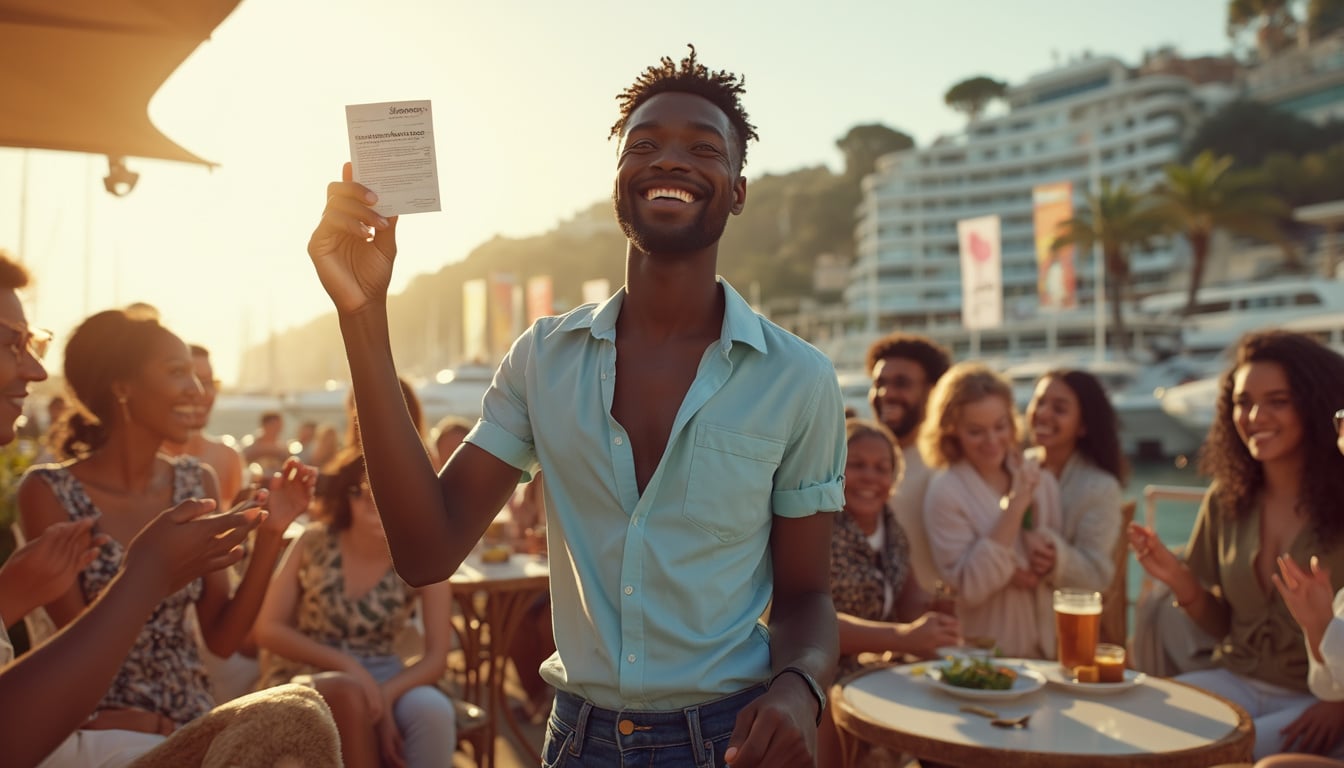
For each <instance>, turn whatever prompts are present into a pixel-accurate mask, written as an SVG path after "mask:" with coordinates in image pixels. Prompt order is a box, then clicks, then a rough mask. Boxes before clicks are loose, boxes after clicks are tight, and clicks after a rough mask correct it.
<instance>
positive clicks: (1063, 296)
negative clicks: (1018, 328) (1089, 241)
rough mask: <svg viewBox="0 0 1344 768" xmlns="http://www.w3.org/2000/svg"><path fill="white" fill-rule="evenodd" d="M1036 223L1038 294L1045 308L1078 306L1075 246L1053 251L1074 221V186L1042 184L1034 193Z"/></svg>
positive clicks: (1069, 184) (1067, 184)
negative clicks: (1069, 222)
mask: <svg viewBox="0 0 1344 768" xmlns="http://www.w3.org/2000/svg"><path fill="white" fill-rule="evenodd" d="M1031 203H1032V212H1031V218H1032V222H1033V223H1034V224H1035V227H1036V295H1037V297H1038V298H1039V300H1040V302H1041V308H1042V309H1073V308H1074V307H1077V306H1078V285H1077V281H1076V279H1075V277H1074V267H1073V246H1072V245H1067V246H1064V247H1063V248H1060V249H1059V250H1055V251H1052V250H1051V249H1050V245H1051V244H1052V243H1054V242H1055V238H1056V237H1059V235H1060V234H1061V231H1062V229H1063V227H1062V225H1063V224H1064V222H1066V221H1068V220H1069V219H1071V218H1073V183H1072V182H1068V181H1060V182H1056V183H1054V184H1042V185H1040V186H1038V187H1035V188H1034V189H1032V190H1031Z"/></svg>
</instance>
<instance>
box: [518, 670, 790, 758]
mask: <svg viewBox="0 0 1344 768" xmlns="http://www.w3.org/2000/svg"><path fill="white" fill-rule="evenodd" d="M765 689H766V686H765V683H761V684H759V685H754V686H752V687H750V688H746V689H744V690H741V691H738V692H737V693H732V694H729V695H727V696H724V697H722V698H718V699H714V700H713V701H707V702H705V703H703V704H696V705H694V706H690V707H686V708H685V709H673V710H667V711H648V710H637V709H624V710H613V709H603V708H602V707H598V706H595V705H594V704H593V703H592V702H590V701H586V700H584V699H581V698H579V697H578V696H575V695H573V694H570V693H565V692H563V691H561V692H558V693H556V695H555V706H554V707H553V708H552V709H551V717H550V719H549V720H548V721H547V723H546V742H545V744H544V745H543V746H542V750H541V766H542V768H562V766H563V768H584V767H585V766H589V767H591V768H598V767H599V766H600V767H601V768H611V767H614V766H620V767H626V766H640V768H683V767H689V766H694V768H719V767H720V766H723V765H724V761H723V753H724V752H726V751H727V750H728V740H729V739H730V738H731V737H732V735H733V726H734V725H736V723H737V714H738V712H741V711H742V709H743V708H744V707H746V706H747V705H748V704H750V703H751V702H753V701H755V700H756V698H757V697H759V696H760V695H761V694H763V693H765Z"/></svg>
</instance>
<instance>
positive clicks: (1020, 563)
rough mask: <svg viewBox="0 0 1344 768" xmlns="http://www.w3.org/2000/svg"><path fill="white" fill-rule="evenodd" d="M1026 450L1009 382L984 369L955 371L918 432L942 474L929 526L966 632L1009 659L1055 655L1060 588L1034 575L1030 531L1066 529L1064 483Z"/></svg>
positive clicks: (942, 383) (923, 450)
mask: <svg viewBox="0 0 1344 768" xmlns="http://www.w3.org/2000/svg"><path fill="white" fill-rule="evenodd" d="M1018 445H1019V443H1018V424H1017V414H1016V412H1015V411H1014V408H1013V391H1012V387H1011V386H1010V385H1009V384H1008V382H1007V380H1006V379H1004V378H1003V377H1002V376H1000V375H999V374H997V373H995V372H994V371H992V370H990V369H989V368H986V367H985V366H983V365H979V364H976V363H961V364H958V365H955V366H953V367H952V368H951V369H950V370H949V371H948V372H947V373H946V374H944V375H943V377H942V378H941V379H939V380H938V384H937V385H936V386H935V387H934V389H933V393H932V394H931V395H930V396H929V405H928V411H927V415H926V416H925V418H924V422H923V424H921V425H920V429H919V450H920V454H921V455H922V456H923V457H924V461H925V462H926V463H927V464H928V465H929V466H930V467H934V468H935V469H936V470H937V471H936V473H935V474H934V476H933V478H932V479H931V480H930V481H929V489H928V492H927V494H926V495H925V497H924V523H925V528H926V529H927V531H928V537H929V548H930V550H931V552H932V554H933V561H934V564H935V565H936V566H937V567H938V570H939V572H940V573H941V574H942V578H943V581H944V582H945V583H947V584H950V585H951V586H952V587H954V588H955V589H956V591H957V593H958V597H957V615H958V617H959V618H960V619H961V629H962V634H963V636H964V637H966V638H967V639H968V640H969V641H975V640H976V639H979V638H983V639H985V641H986V642H992V643H993V644H995V645H997V646H998V647H999V649H1000V650H1001V651H1002V652H1003V653H1004V654H1005V655H1008V656H1021V657H1027V658H1050V657H1052V656H1054V654H1055V619H1054V612H1053V609H1052V607H1051V592H1052V588H1051V586H1050V585H1049V584H1048V583H1047V582H1046V581H1045V580H1044V579H1042V578H1040V576H1038V575H1037V574H1036V573H1035V572H1033V571H1032V570H1031V563H1030V550H1029V549H1028V535H1029V534H1030V533H1032V532H1035V531H1043V530H1050V531H1058V530H1059V524H1060V510H1059V487H1058V486H1057V485H1056V483H1055V479H1054V478H1053V477H1051V476H1050V475H1049V474H1047V473H1042V472H1041V470H1040V466H1039V465H1038V464H1037V463H1036V462H1035V461H1032V460H1029V459H1024V458H1023V456H1022V453H1021V451H1020V450H1019V449H1018V447H1017V446H1018Z"/></svg>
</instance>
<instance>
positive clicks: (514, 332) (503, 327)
mask: <svg viewBox="0 0 1344 768" xmlns="http://www.w3.org/2000/svg"><path fill="white" fill-rule="evenodd" d="M516 283H517V279H516V278H515V277H514V275H513V273H512V272H494V273H491V275H490V300H489V302H488V306H489V310H488V311H489V317H490V352H491V353H492V357H491V358H490V362H491V364H493V363H494V362H495V361H497V360H503V359H504V355H506V354H508V352H509V347H511V346H513V340H514V339H516V338H518V334H519V333H520V329H518V328H516V327H514V322H513V321H514V311H513V305H514V301H513V294H514V290H513V289H514V286H515V284H516Z"/></svg>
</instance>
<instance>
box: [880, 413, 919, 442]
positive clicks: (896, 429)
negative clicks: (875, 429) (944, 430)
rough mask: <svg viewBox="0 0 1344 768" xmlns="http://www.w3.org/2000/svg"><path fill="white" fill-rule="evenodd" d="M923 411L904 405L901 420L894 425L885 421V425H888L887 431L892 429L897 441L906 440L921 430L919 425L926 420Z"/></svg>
mask: <svg viewBox="0 0 1344 768" xmlns="http://www.w3.org/2000/svg"><path fill="white" fill-rule="evenodd" d="M921 411H922V409H920V408H912V407H910V406H908V405H902V406H901V418H900V419H898V420H897V421H896V423H894V424H893V423H892V422H890V421H886V420H885V419H884V420H883V423H884V424H886V425H887V429H890V430H891V433H892V434H894V435H896V437H897V439H899V440H904V439H906V438H907V437H909V436H910V435H911V434H912V433H914V431H915V430H917V429H919V423H920V422H921V421H923V420H924V414H923V413H921Z"/></svg>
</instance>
